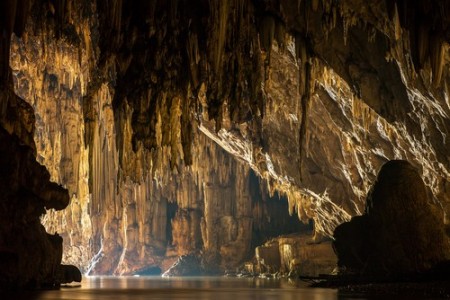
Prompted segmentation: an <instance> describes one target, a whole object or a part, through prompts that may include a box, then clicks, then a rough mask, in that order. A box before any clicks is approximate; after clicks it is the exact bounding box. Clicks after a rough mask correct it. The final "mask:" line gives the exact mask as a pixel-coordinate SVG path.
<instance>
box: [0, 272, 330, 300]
mask: <svg viewBox="0 0 450 300" xmlns="http://www.w3.org/2000/svg"><path fill="white" fill-rule="evenodd" d="M4 296H6V297H4ZM337 298H338V296H337V291H336V290H332V289H315V288H314V289H313V288H308V287H307V284H305V283H303V282H297V281H289V280H287V279H281V280H278V279H259V278H226V277H202V278H160V277H89V278H83V282H82V284H81V286H80V287H63V288H61V290H55V291H42V292H39V293H36V292H20V293H13V294H8V295H3V296H2V297H1V299H2V300H3V299H5V300H6V299H31V300H38V299H39V300H40V299H47V300H48V299H70V300H81V299H82V300H91V299H96V300H102V299H107V300H113V299H118V300H125V299H196V300H200V299H214V300H220V299H227V300H230V299H231V300H238V299H285V300H291V299H292V300H294V299H295V300H298V299H308V300H309V299H312V300H326V299H337Z"/></svg>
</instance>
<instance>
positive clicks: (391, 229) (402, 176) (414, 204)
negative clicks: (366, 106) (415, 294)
mask: <svg viewBox="0 0 450 300" xmlns="http://www.w3.org/2000/svg"><path fill="white" fill-rule="evenodd" d="M441 213H442V211H441V210H438V209H437V207H436V203H433V201H432V199H431V197H430V192H429V190H428V189H427V187H426V186H425V185H424V183H423V181H422V179H421V178H420V175H419V174H418V172H417V170H416V169H415V168H414V167H413V166H412V165H411V164H409V163H408V162H406V161H402V160H393V161H389V162H387V163H386V164H384V165H383V167H382V168H381V170H380V172H379V174H378V177H377V180H376V181H375V184H374V185H373V187H372V189H371V191H370V193H369V195H368V196H367V203H366V211H365V214H364V215H362V216H356V217H354V218H352V220H351V221H350V222H347V223H343V224H341V225H339V226H338V227H337V228H336V230H335V232H334V238H335V241H334V243H333V245H334V249H335V251H336V254H337V256H338V266H339V268H340V270H341V271H343V273H346V272H347V273H356V274H370V275H374V274H375V275H382V276H384V275H390V276H393V275H399V274H400V275H401V274H413V273H420V272H424V271H428V270H430V269H431V268H432V267H434V266H436V265H437V264H438V263H440V262H443V261H445V260H448V259H449V258H450V241H449V239H448V237H447V235H446V234H445V230H444V224H443V222H442V216H441Z"/></svg>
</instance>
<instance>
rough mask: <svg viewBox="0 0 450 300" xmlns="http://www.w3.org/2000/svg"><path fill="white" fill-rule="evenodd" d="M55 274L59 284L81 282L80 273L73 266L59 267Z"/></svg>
mask: <svg viewBox="0 0 450 300" xmlns="http://www.w3.org/2000/svg"><path fill="white" fill-rule="evenodd" d="M56 274H57V276H56V277H57V281H58V282H59V283H61V284H65V283H71V282H74V281H75V282H81V272H80V270H79V269H78V268H77V267H75V266H73V265H60V266H59V267H58V270H57V273H56Z"/></svg>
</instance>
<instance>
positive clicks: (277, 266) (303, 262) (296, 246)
mask: <svg viewBox="0 0 450 300" xmlns="http://www.w3.org/2000/svg"><path fill="white" fill-rule="evenodd" d="M255 260H256V263H255V264H249V263H247V264H245V266H246V269H247V271H249V272H251V273H257V274H258V273H259V274H265V273H272V274H273V273H278V272H279V273H280V274H283V275H288V276H292V277H298V276H319V275H320V274H330V273H331V272H332V271H333V269H334V268H335V266H336V256H335V254H334V252H333V248H332V245H331V240H323V241H313V240H312V238H311V235H310V234H291V235H283V236H279V237H276V238H274V239H271V240H270V241H268V242H266V243H264V245H261V246H259V247H256V251H255Z"/></svg>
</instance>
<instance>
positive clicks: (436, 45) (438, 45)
mask: <svg viewBox="0 0 450 300" xmlns="http://www.w3.org/2000/svg"><path fill="white" fill-rule="evenodd" d="M429 51H430V60H431V70H432V71H433V85H434V86H435V87H438V86H439V85H440V83H441V78H442V72H443V69H444V65H445V63H446V62H445V43H444V42H443V41H442V38H441V37H440V36H436V35H432V36H431V40H430V50H429Z"/></svg>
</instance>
